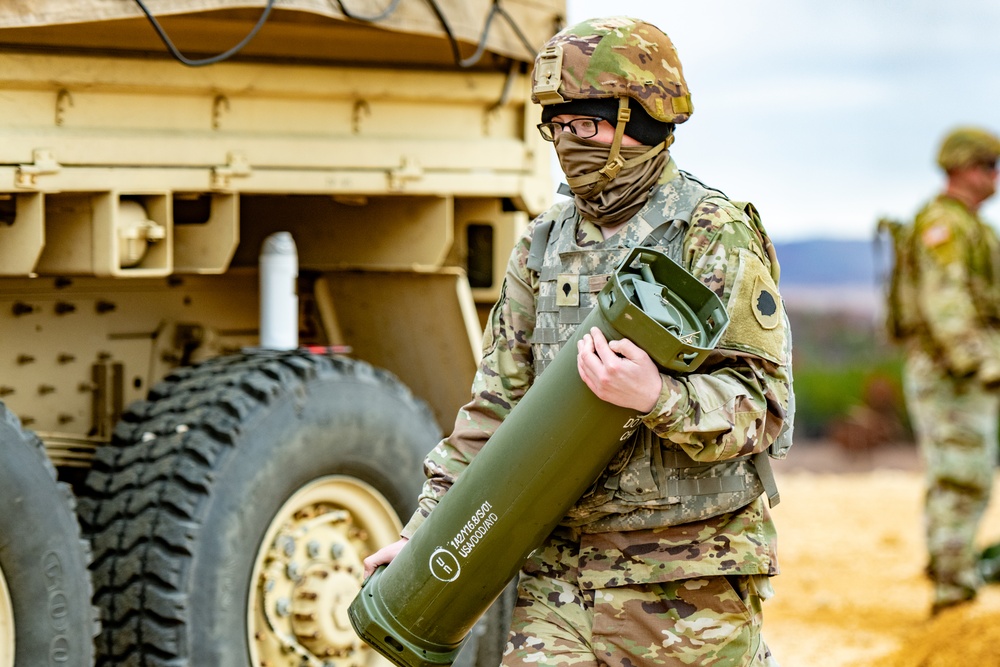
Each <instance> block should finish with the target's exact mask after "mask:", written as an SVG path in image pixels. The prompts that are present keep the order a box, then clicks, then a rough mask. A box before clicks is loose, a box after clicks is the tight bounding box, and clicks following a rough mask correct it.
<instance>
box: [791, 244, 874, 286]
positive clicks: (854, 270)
mask: <svg viewBox="0 0 1000 667" xmlns="http://www.w3.org/2000/svg"><path fill="white" fill-rule="evenodd" d="M775 249H776V250H777V251H778V261H779V262H780V263H781V284H782V286H786V285H796V286H800V285H815V286H820V285H824V286H825V285H857V286H865V287H868V286H872V285H875V284H876V281H875V277H876V275H882V274H884V273H885V271H886V270H887V263H886V262H887V261H888V260H886V259H880V260H879V262H878V266H877V267H876V262H875V244H874V243H873V242H872V241H845V240H840V239H836V240H834V239H816V240H811V241H795V242H791V243H775ZM876 268H877V270H878V274H876Z"/></svg>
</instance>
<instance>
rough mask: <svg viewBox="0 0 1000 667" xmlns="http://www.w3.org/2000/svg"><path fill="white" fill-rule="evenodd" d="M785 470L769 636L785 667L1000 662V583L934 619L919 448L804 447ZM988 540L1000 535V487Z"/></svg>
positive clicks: (987, 523)
mask: <svg viewBox="0 0 1000 667" xmlns="http://www.w3.org/2000/svg"><path fill="white" fill-rule="evenodd" d="M775 469H776V476H777V478H778V487H779V490H780V493H781V503H780V504H779V505H778V506H777V507H776V508H774V510H773V514H774V517H775V521H776V523H777V525H778V535H779V538H778V539H779V542H778V545H779V546H778V549H779V558H780V562H781V575H780V576H778V577H777V578H776V579H774V588H775V592H776V595H775V597H774V598H773V599H771V600H769V601H768V602H767V603H766V604H765V606H764V637H765V639H766V641H767V642H768V645H769V646H770V647H771V650H772V652H773V653H774V654H775V657H776V658H777V659H778V662H779V663H780V664H781V665H782V667H876V666H877V667H993V666H997V667H1000V585H992V586H989V587H987V588H986V589H984V590H983V591H982V593H981V594H980V596H979V598H978V599H977V600H976V601H975V602H974V603H972V604H969V605H965V606H963V607H959V608H955V609H951V610H947V611H945V612H943V613H941V614H939V615H938V616H936V617H935V618H933V619H931V618H930V615H929V609H930V596H931V589H930V584H929V582H928V581H927V579H926V578H925V577H924V575H923V568H924V566H925V564H926V555H925V551H924V545H923V532H922V524H921V521H922V519H921V502H922V494H923V490H922V485H923V482H922V473H921V462H920V461H919V459H918V457H917V455H916V453H915V451H914V449H913V448H912V447H907V446H900V447H883V448H880V449H877V450H875V451H874V452H871V453H868V454H864V455H857V454H852V455H849V454H848V453H846V452H844V451H843V450H840V449H838V448H837V447H836V446H834V445H827V444H823V443H809V444H797V445H796V447H795V448H794V449H793V450H792V452H791V455H790V457H789V459H787V460H786V461H780V462H776V465H775ZM997 482H998V486H997V487H996V488H997V490H998V491H1000V478H998V479H997ZM979 539H980V543H981V546H985V545H987V544H991V543H993V542H996V541H1000V494H995V497H994V499H993V502H992V503H991V505H990V508H989V511H988V513H987V516H986V518H985V520H984V523H983V526H982V528H981V530H980V536H979Z"/></svg>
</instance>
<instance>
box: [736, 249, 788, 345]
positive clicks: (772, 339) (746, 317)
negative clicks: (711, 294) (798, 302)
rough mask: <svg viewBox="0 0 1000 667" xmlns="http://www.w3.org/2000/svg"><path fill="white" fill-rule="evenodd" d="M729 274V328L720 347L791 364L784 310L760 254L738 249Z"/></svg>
mask: <svg viewBox="0 0 1000 667" xmlns="http://www.w3.org/2000/svg"><path fill="white" fill-rule="evenodd" d="M726 274H727V275H726V283H727V285H726V288H727V291H728V292H729V298H728V303H727V305H726V310H727V311H728V312H729V326H728V327H726V331H725V333H723V336H722V340H721V341H720V343H719V346H720V347H723V348H726V349H731V350H740V351H743V352H750V353H751V354H756V355H759V356H761V357H764V358H765V359H768V360H770V361H773V362H775V363H779V364H784V363H788V361H789V360H788V359H786V349H787V348H786V337H787V336H788V332H787V331H786V325H785V314H784V308H783V306H782V303H781V297H780V296H779V294H778V288H777V286H776V285H775V284H774V280H773V279H772V278H771V273H770V271H768V269H767V267H766V266H765V265H764V263H763V262H762V261H761V259H760V257H758V256H757V255H756V254H754V253H753V252H751V251H750V250H746V249H744V248H738V249H735V250H733V251H732V252H731V253H730V256H729V267H728V269H727V272H726Z"/></svg>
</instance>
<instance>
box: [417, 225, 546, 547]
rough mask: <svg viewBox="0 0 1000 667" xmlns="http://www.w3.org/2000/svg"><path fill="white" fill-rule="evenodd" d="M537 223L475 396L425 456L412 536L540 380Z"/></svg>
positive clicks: (525, 241) (521, 252)
mask: <svg viewBox="0 0 1000 667" xmlns="http://www.w3.org/2000/svg"><path fill="white" fill-rule="evenodd" d="M535 224H537V221H536V222H535V223H533V224H531V225H528V228H527V230H526V231H525V233H524V235H522V236H521V238H520V239H519V240H518V242H517V244H516V245H515V246H514V250H513V251H512V252H511V256H510V260H509V261H508V263H507V272H506V276H505V277H504V283H503V286H502V287H501V291H500V298H499V299H498V300H497V302H496V304H494V306H493V309H492V310H491V311H490V314H489V318H488V320H487V323H486V327H485V330H484V331H483V358H482V361H481V362H480V364H479V369H478V370H477V371H476V375H475V377H474V378H473V381H472V400H470V401H469V402H468V403H467V404H466V405H464V406H463V407H462V408H461V409H460V410H459V412H458V416H457V417H456V419H455V427H454V429H453V430H452V433H451V435H449V436H448V437H447V438H445V439H444V440H442V441H441V442H440V443H438V445H437V446H436V447H435V448H434V449H433V450H431V452H430V453H429V454H428V455H427V458H426V459H425V460H424V473H425V475H426V476H427V480H426V481H425V482H424V486H423V489H422V491H421V493H420V497H419V498H418V507H417V511H416V512H415V513H414V515H413V517H412V518H411V519H410V521H409V522H408V523H407V524H406V526H405V527H404V529H403V532H402V535H404V536H406V537H409V536H411V535H412V534H413V532H414V531H415V530H416V529H417V527H418V526H419V525H420V524H421V523H423V521H424V519H426V518H427V516H428V515H429V514H430V512H431V510H432V509H433V508H434V506H435V505H436V504H437V502H438V500H440V499H441V497H442V496H443V495H444V494H445V492H446V491H447V490H448V489H449V488H450V487H451V485H452V483H454V481H455V479H456V478H457V477H458V475H459V473H461V472H462V470H464V469H465V467H466V466H468V465H469V463H470V462H471V461H472V459H473V457H475V455H476V454H477V453H478V452H479V450H480V449H481V448H482V447H483V445H484V444H486V441H487V440H489V438H490V436H491V435H493V432H494V431H495V430H496V429H497V426H499V425H500V422H502V421H503V420H504V419H505V418H506V417H507V415H508V414H510V411H511V410H512V409H513V408H514V406H515V405H516V404H517V402H518V401H519V400H520V398H521V396H523V395H524V392H526V391H527V390H528V387H530V386H531V382H532V380H533V379H534V375H535V371H534V365H533V363H532V354H531V345H530V343H529V341H528V339H529V338H530V336H531V333H532V332H533V331H534V328H535V294H536V292H537V288H538V279H537V274H536V273H535V272H534V271H531V270H530V269H528V267H527V262H528V255H529V254H530V251H531V235H532V233H533V232H534V227H535Z"/></svg>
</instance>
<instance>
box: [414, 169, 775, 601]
mask: <svg viewBox="0 0 1000 667" xmlns="http://www.w3.org/2000/svg"><path fill="white" fill-rule="evenodd" d="M679 176H680V175H679V172H678V171H677V168H676V166H675V165H674V163H673V161H672V160H671V161H670V162H668V164H667V166H666V167H665V169H664V175H663V177H662V178H661V180H660V183H659V184H658V185H657V189H656V190H655V191H654V194H653V196H651V197H650V200H649V202H647V205H646V206H645V207H644V208H643V209H642V210H641V211H640V212H639V213H638V214H637V215H636V216H635V217H634V218H632V220H630V221H629V222H628V223H627V224H626V225H625V226H624V227H623V228H622V229H620V230H619V231H618V232H617V233H616V234H615V235H613V236H612V237H611V238H609V239H607V240H604V239H603V237H602V234H601V230H600V229H599V228H598V227H597V226H596V225H593V224H592V223H590V222H588V221H586V220H582V219H581V220H580V221H579V224H578V227H577V244H578V246H579V247H580V248H588V247H591V248H592V247H597V246H601V245H602V244H603V245H604V246H611V247H622V248H627V247H634V246H636V245H639V244H640V242H642V240H643V239H644V237H645V236H646V234H648V232H650V231H651V229H650V227H649V225H648V224H646V223H645V219H644V218H645V216H646V215H647V212H648V211H649V209H650V207H651V206H654V205H656V203H657V202H659V203H660V205H662V204H663V202H664V201H671V200H672V199H676V197H672V193H675V192H676V190H677V188H678V187H679V186H680V184H681V183H682V181H683V177H679ZM572 208H575V207H573V204H572V202H571V201H567V202H563V203H560V204H556V205H554V206H553V207H552V208H550V209H549V210H548V211H546V212H545V213H544V214H542V216H540V217H539V218H538V219H536V220H535V221H534V222H533V223H532V225H529V228H528V229H527V230H526V232H525V234H524V235H522V237H521V238H520V240H519V241H518V243H517V245H516V246H515V248H514V251H513V252H512V254H511V258H510V262H509V263H508V268H507V276H506V280H505V283H504V286H503V289H502V293H501V296H500V299H499V301H498V302H497V304H496V305H495V306H494V308H493V310H492V312H491V314H490V318H489V322H488V323H487V327H486V331H485V335H484V343H483V349H484V356H483V360H482V363H481V365H480V369H479V371H478V372H477V374H476V377H475V379H474V382H473V396H474V398H473V400H472V401H471V402H470V403H468V404H467V405H466V406H464V407H463V408H462V410H461V411H460V412H459V415H458V418H457V420H456V424H455V429H454V431H453V432H452V434H451V435H450V436H449V437H448V438H446V439H445V440H443V441H442V442H441V443H439V445H438V446H437V447H436V448H435V449H434V450H433V451H432V452H431V453H430V454H429V455H428V457H427V459H426V461H425V464H424V465H425V472H426V473H427V477H428V479H427V482H426V483H425V484H424V490H423V493H422V494H421V496H420V500H419V508H418V510H417V512H416V513H415V514H414V516H413V518H412V519H411V520H410V522H409V523H408V524H407V526H406V527H405V528H404V530H403V535H406V536H409V535H412V534H413V532H414V531H415V530H416V529H417V527H418V526H419V525H420V523H422V521H423V519H424V518H425V517H426V516H427V515H428V514H429V513H430V511H431V510H432V509H433V506H434V505H435V504H436V502H437V500H438V499H439V498H440V497H441V496H442V495H443V494H444V493H445V492H446V491H447V489H448V488H449V487H450V485H451V483H452V482H453V480H454V479H455V478H456V477H457V475H458V474H459V473H460V472H461V471H462V469H464V467H465V466H466V465H468V464H469V462H470V461H471V460H472V458H473V457H474V456H475V455H476V453H477V452H478V451H479V449H480V448H481V447H482V446H483V445H484V444H485V443H486V441H487V440H488V439H489V437H490V435H491V434H492V433H493V431H494V430H495V429H496V427H497V426H498V425H499V423H500V422H501V421H502V420H503V419H504V418H505V417H506V415H507V414H509V412H510V411H511V410H512V409H513V407H514V405H516V403H517V401H518V400H519V399H520V398H521V396H523V395H524V393H525V392H526V391H527V390H528V388H529V387H530V386H531V383H532V380H533V379H534V377H535V373H536V370H535V359H534V353H533V349H532V344H531V339H532V334H533V332H534V330H535V323H536V317H537V315H538V313H537V311H538V293H539V284H540V276H539V274H538V273H537V272H535V271H532V270H530V269H529V268H528V266H527V264H528V258H529V256H530V255H531V242H532V238H533V236H534V229H535V228H536V226H537V225H539V224H542V223H543V222H545V221H547V220H559V219H564V218H565V216H566V215H567V214H570V215H572V214H573V212H572V211H568V209H572ZM649 217H654V218H655V217H656V216H649ZM680 259H681V264H682V266H684V267H685V268H687V269H688V270H689V271H690V272H691V273H692V274H693V275H694V276H696V277H697V278H699V279H700V280H701V281H702V282H704V283H705V284H706V285H708V286H709V287H710V288H711V289H713V290H715V292H716V293H717V294H719V295H720V297H721V298H722V300H723V302H724V303H726V304H727V310H728V311H729V314H730V318H731V321H730V327H729V328H727V333H726V334H725V336H724V337H723V340H722V341H721V342H720V345H719V346H718V349H717V350H716V351H714V352H713V353H712V354H711V355H710V356H709V358H708V359H707V360H706V362H705V363H704V364H703V365H702V367H701V368H700V369H698V371H697V372H696V373H692V374H689V375H686V376H683V377H681V376H673V375H663V376H662V377H663V389H662V391H661V394H660V399H659V400H658V401H657V404H656V406H655V407H654V408H653V409H652V411H650V413H649V414H647V415H645V416H644V417H643V422H644V424H645V426H646V427H647V428H648V429H649V430H650V431H651V432H652V433H654V434H655V435H656V436H658V437H659V438H660V439H661V440H659V442H660V443H661V446H662V447H663V448H664V449H667V448H669V449H672V450H674V451H679V452H683V453H684V454H685V455H686V456H687V457H690V458H691V459H693V460H694V461H697V462H716V461H725V460H729V459H734V458H737V457H743V456H747V455H750V454H752V453H755V452H759V451H763V450H764V449H766V448H767V447H768V446H769V445H770V444H771V442H773V440H774V438H775V437H776V436H777V434H778V431H779V430H780V428H781V424H782V420H783V418H784V415H785V409H786V408H787V405H788V397H789V380H788V372H787V371H788V367H789V365H790V359H787V358H786V356H785V336H786V335H787V332H786V331H785V328H784V327H785V324H784V320H783V319H780V320H777V321H775V322H768V326H769V327H770V328H769V329H765V328H764V327H763V326H762V325H761V324H759V323H758V321H759V318H758V317H755V315H754V313H753V310H754V309H753V297H754V296H755V294H757V292H755V290H757V289H758V288H759V286H760V283H761V281H762V280H765V274H767V277H766V280H770V277H769V274H768V272H767V262H768V260H767V257H766V254H765V253H764V251H763V250H762V245H761V238H760V237H759V235H758V232H757V230H756V229H755V228H754V226H753V225H752V224H751V223H750V222H749V221H748V218H747V217H746V216H745V215H744V213H743V211H741V210H740V209H738V208H737V207H736V206H734V205H732V204H731V203H729V202H728V201H727V200H725V199H724V198H721V197H711V198H708V199H706V200H703V201H702V202H701V203H699V204H698V205H697V207H696V208H695V210H694V211H693V213H692V214H691V222H690V225H689V227H688V229H687V231H686V234H685V236H684V238H683V243H682V252H681V258H680ZM775 296H776V293H775ZM636 511H638V512H645V513H647V514H648V513H650V512H653V514H654V517H653V518H654V520H653V521H650V520H649V519H648V518H646V519H643V520H642V521H641V522H640V523H639V526H640V528H639V529H637V530H627V529H625V526H627V525H628V524H629V522H628V521H627V520H626V521H624V522H623V523H620V524H608V525H607V528H608V529H607V530H600V531H595V532H591V531H587V530H581V529H580V528H577V527H571V526H564V527H561V528H559V529H557V532H560V534H562V535H571V536H572V537H573V539H574V540H578V541H579V545H580V554H581V571H580V572H579V573H577V574H578V576H579V578H580V582H581V584H583V585H584V586H588V587H599V586H604V585H615V582H621V583H652V582H662V581H670V580H674V579H683V578H688V577H694V576H711V575H717V574H776V573H777V560H776V533H775V529H774V525H773V523H772V521H771V518H770V515H769V513H768V509H767V506H766V502H765V500H764V499H763V497H762V496H759V497H757V498H756V499H754V500H753V501H752V502H750V503H749V504H747V505H745V506H743V507H741V508H738V509H736V510H734V511H732V512H725V513H723V514H720V515H718V516H714V517H712V518H709V519H704V520H701V521H694V522H690V523H684V524H681V525H673V526H670V525H657V524H656V522H655V508H652V509H650V508H647V509H639V510H636Z"/></svg>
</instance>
